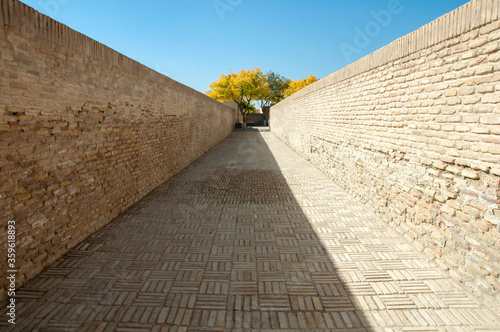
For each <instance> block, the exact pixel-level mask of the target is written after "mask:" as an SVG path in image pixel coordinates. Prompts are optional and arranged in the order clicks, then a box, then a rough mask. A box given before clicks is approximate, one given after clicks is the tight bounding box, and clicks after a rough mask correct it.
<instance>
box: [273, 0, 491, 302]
mask: <svg viewBox="0 0 500 332" xmlns="http://www.w3.org/2000/svg"><path fill="white" fill-rule="evenodd" d="M498 6H499V3H498V1H496V0H495V1H492V0H485V1H472V2H470V3H468V4H466V5H464V6H462V7H460V8H459V9H457V10H455V11H453V12H451V13H449V14H447V15H444V16H443V17H441V18H439V19H438V20H436V21H434V22H432V23H430V24H429V25H427V26H424V27H422V28H421V29H419V30H417V31H414V32H413V33H411V34H409V35H407V36H405V37H402V38H400V39H398V40H396V41H394V42H393V43H391V44H389V45H388V46H386V47H384V48H382V49H380V50H378V51H376V52H374V53H372V54H370V55H368V56H367V57H365V58H363V59H361V60H359V61H358V62H356V63H354V64H351V65H350V66H348V67H346V68H344V69H342V70H340V71H339V72H336V73H333V74H332V75H330V76H328V77H326V78H324V79H322V80H320V81H318V82H317V83H315V84H313V85H311V86H309V87H307V88H305V89H304V90H302V91H300V92H298V93H297V94H295V95H293V96H291V97H289V98H288V99H286V100H284V101H283V102H281V103H280V104H278V105H276V106H274V107H272V108H271V119H270V123H271V130H272V132H273V133H274V134H276V135H277V136H278V137H280V138H281V139H282V140H283V141H285V142H286V143H287V144H289V145H290V146H291V147H293V148H294V149H295V150H297V151H298V152H300V153H302V154H303V155H304V156H305V157H306V158H308V159H310V160H311V162H312V163H314V164H315V165H317V166H318V167H319V168H321V169H322V170H323V171H324V172H326V173H327V174H328V175H329V176H331V177H332V178H333V179H335V180H336V181H337V182H338V183H339V184H340V185H342V186H343V187H344V188H345V189H347V190H348V191H349V192H351V193H352V194H353V195H355V196H356V197H357V198H359V199H361V200H362V201H364V202H366V203H368V204H369V205H370V206H371V207H372V208H373V209H374V210H376V211H377V212H379V213H380V215H382V216H383V217H384V218H385V219H386V220H387V221H388V222H390V224H391V225H393V226H394V227H395V228H397V229H398V230H399V231H400V232H402V233H403V234H404V235H405V236H406V237H407V238H408V239H410V240H412V241H413V243H414V244H416V245H417V246H418V247H419V248H420V249H421V250H422V251H423V252H424V253H425V254H426V255H427V256H428V257H429V258H431V259H434V260H435V261H436V262H437V263H438V264H439V265H440V266H441V267H443V268H445V269H447V270H448V269H449V271H450V273H451V274H452V275H454V276H455V277H456V278H458V279H459V280H461V281H463V282H464V283H466V284H467V285H468V286H470V287H471V288H472V289H474V290H475V291H476V293H478V294H481V295H482V296H483V297H484V298H485V300H486V301H487V302H489V303H490V304H494V305H495V302H496V306H497V308H498V303H500V302H499V300H500V298H499V294H500V283H499V278H498V277H499V272H500V233H499V231H500V227H499V224H500V210H499V203H500V189H499V183H500V63H499V61H500V52H499V43H500V21H499V20H498V18H499V8H498Z"/></svg>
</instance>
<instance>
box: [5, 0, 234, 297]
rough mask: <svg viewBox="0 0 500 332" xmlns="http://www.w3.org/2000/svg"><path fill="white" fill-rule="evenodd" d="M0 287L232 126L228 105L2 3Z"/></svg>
mask: <svg viewBox="0 0 500 332" xmlns="http://www.w3.org/2000/svg"><path fill="white" fill-rule="evenodd" d="M0 91H1V93H0V239H1V241H0V243H1V250H0V251H1V253H2V254H1V257H0V288H1V289H2V292H1V294H0V296H3V295H5V283H6V281H7V279H6V277H5V275H4V274H5V273H6V271H7V268H6V266H5V264H6V262H7V259H6V248H7V247H6V246H7V243H6V242H7V241H6V239H7V221H8V220H15V221H16V226H17V229H16V231H17V255H16V256H17V257H16V258H17V267H18V269H19V271H18V274H17V282H18V285H21V284H24V283H25V282H26V280H28V279H30V278H31V277H33V276H34V275H36V274H38V273H39V272H40V271H41V270H42V269H43V268H44V267H46V266H48V265H49V264H50V263H52V262H54V261H55V260H57V259H58V258H59V257H61V256H62V254H64V253H65V252H67V251H68V250H69V249H71V248H72V247H74V246H75V245H76V244H78V243H79V242H80V241H82V240H83V239H85V238H86V237H87V236H89V235H90V234H92V233H93V232H95V231H96V230H98V229H99V228H101V227H102V226H104V225H105V224H107V223H108V222H110V221H111V220H112V219H113V218H115V217H116V216H118V215H119V214H120V213H121V212H123V211H124V210H125V209H127V208H128V207H130V206H131V205H133V204H134V203H136V202H138V201H139V200H140V199H141V198H142V197H144V196H145V195H146V194H147V193H149V192H150V191H151V190H153V189H154V188H156V187H157V186H158V185H160V184H161V183H162V182H164V181H165V180H167V179H168V178H169V177H171V176H172V175H173V174H175V173H177V172H178V171H180V170H181V169H183V168H184V167H186V166H187V165H189V164H190V163H191V162H192V161H194V160H195V159H196V158H198V157H199V156H201V155H202V154H203V153H204V152H206V151H207V150H208V149H210V148H211V147H213V146H214V145H216V144H217V143H219V142H220V141H221V140H222V139H223V138H225V137H226V136H227V135H229V134H230V133H231V132H232V129H233V127H234V123H235V121H236V114H235V111H234V110H233V109H231V108H230V107H228V106H225V105H223V104H221V103H218V102H216V101H215V100H213V99H211V98H209V97H207V96H205V95H203V94H202V93H199V92H197V91H195V90H193V89H191V88H188V87H186V86H184V85H182V84H180V83H178V82H175V81H173V80H172V79H170V78H168V77H166V76H163V75H161V74H159V73H157V72H155V71H153V70H151V69H149V68H147V67H145V66H143V65H141V64H139V63H138V62H136V61H133V60H131V59H129V58H127V57H125V56H124V55H122V54H119V53H117V52H115V51H113V50H111V49H110V48H108V47H106V46H104V45H102V44H100V43H98V42H96V41H94V40H91V39H90V38H88V37H87V36H84V35H82V34H80V33H78V32H76V31H74V30H71V29H70V28H68V27H67V26H65V25H63V24H60V23H58V22H56V21H54V20H51V19H50V18H48V17H46V16H44V15H42V14H40V13H38V12H36V11H34V10H33V9H32V8H30V7H28V6H26V5H24V4H22V3H20V2H18V1H15V0H1V1H0Z"/></svg>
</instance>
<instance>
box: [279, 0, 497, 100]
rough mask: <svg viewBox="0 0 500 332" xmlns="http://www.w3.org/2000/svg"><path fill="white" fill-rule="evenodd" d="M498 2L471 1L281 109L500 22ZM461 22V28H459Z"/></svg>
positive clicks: (313, 86)
mask: <svg viewBox="0 0 500 332" xmlns="http://www.w3.org/2000/svg"><path fill="white" fill-rule="evenodd" d="M497 1H498V0H471V1H469V2H468V3H466V4H464V5H462V6H460V7H458V8H457V9H455V10H453V11H451V12H449V13H446V14H444V15H442V16H440V17H438V18H437V19H435V20H434V21H432V22H430V23H428V24H426V25H424V26H422V27H420V28H419V29H417V30H415V31H412V32H410V33H408V34H407V35H405V36H402V37H400V38H398V39H396V40H394V41H392V42H391V43H389V44H387V45H386V46H383V47H382V48H380V49H378V50H376V51H375V52H373V53H370V54H368V55H366V56H364V57H363V58H361V59H359V60H357V61H356V62H353V63H351V64H349V65H347V66H345V67H344V68H342V69H340V70H338V71H336V72H333V73H332V74H329V75H327V76H325V77H324V78H322V79H320V80H318V81H316V82H314V83H313V84H311V85H309V86H307V87H305V88H304V89H302V90H300V91H298V92H296V93H295V94H293V95H291V96H290V97H288V98H286V99H284V100H282V101H281V102H280V103H278V104H276V105H275V106H277V105H280V104H282V105H284V104H286V103H288V102H291V101H293V100H295V99H297V98H300V97H303V96H305V95H307V94H310V93H312V92H314V91H316V90H319V89H321V88H324V87H327V86H329V85H332V84H335V83H338V82H341V81H344V80H346V79H349V78H351V77H354V76H357V75H359V74H362V73H364V72H367V71H369V70H371V69H374V68H377V67H380V66H383V65H386V64H388V63H391V62H393V61H396V60H399V59H401V58H404V57H407V56H410V55H413V54H416V53H418V52H420V51H422V50H424V49H428V48H430V47H433V46H435V45H437V44H439V43H441V42H443V41H446V40H449V39H452V38H455V37H457V36H460V35H462V34H464V33H467V32H470V31H472V30H475V29H478V28H481V27H482V26H484V25H486V24H489V23H492V22H494V21H498V20H499V17H500V5H498V3H495V2H497ZM457 20H460V22H461V24H456V23H454V22H456V21H457Z"/></svg>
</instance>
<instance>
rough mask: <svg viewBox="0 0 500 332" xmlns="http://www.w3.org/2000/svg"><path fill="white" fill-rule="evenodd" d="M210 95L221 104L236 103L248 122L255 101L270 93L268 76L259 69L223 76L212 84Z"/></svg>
mask: <svg viewBox="0 0 500 332" xmlns="http://www.w3.org/2000/svg"><path fill="white" fill-rule="evenodd" d="M210 89H211V90H212V92H210V93H209V94H208V95H209V96H210V97H212V98H214V99H216V100H218V101H220V102H225V101H234V102H235V103H236V104H238V109H239V111H240V113H241V115H242V116H243V122H244V123H245V122H246V116H247V114H248V113H249V112H250V110H251V105H252V103H253V102H254V101H257V100H260V99H261V98H262V96H263V95H265V94H267V93H268V92H269V83H267V82H266V75H265V74H263V73H262V71H261V70H260V69H259V68H255V69H252V68H250V69H249V70H244V69H241V70H240V72H239V73H233V72H231V73H230V74H229V75H224V74H223V75H221V76H220V78H219V80H218V81H216V82H213V83H212V84H210Z"/></svg>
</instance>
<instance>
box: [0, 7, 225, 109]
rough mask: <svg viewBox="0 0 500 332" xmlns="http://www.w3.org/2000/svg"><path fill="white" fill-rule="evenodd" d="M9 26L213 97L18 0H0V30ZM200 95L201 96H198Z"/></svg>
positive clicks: (181, 89) (185, 90) (183, 89)
mask: <svg viewBox="0 0 500 332" xmlns="http://www.w3.org/2000/svg"><path fill="white" fill-rule="evenodd" d="M7 27H12V28H14V29H15V30H17V32H18V33H20V34H21V36H22V37H24V38H27V39H31V38H39V39H41V40H45V41H48V42H50V43H52V44H56V45H59V46H62V47H64V48H65V51H64V52H66V53H68V54H72V53H80V54H83V56H84V58H85V60H87V61H94V60H97V61H102V62H104V63H105V64H107V65H111V66H117V67H120V68H122V69H123V70H125V71H128V72H132V73H135V74H138V75H140V76H142V77H144V78H147V79H151V80H154V81H157V82H158V83H160V84H162V85H166V86H168V87H170V88H172V89H174V90H177V91H179V92H181V93H185V94H188V95H195V96H196V97H199V98H208V99H210V100H212V101H214V102H215V103H219V102H218V101H216V100H215V99H213V98H211V97H208V96H206V95H205V94H203V93H202V92H199V91H197V90H194V89H193V88H191V87H189V86H187V85H184V84H182V83H180V82H178V81H176V80H174V79H172V78H170V77H168V76H166V75H163V74H161V73H158V72H157V71H155V70H153V69H151V68H149V67H147V66H145V65H143V64H141V63H140V62H138V61H136V60H133V59H131V58H129V57H127V56H126V55H124V54H122V53H119V52H117V51H115V50H113V49H112V48H110V47H108V46H106V45H104V44H102V43H100V42H98V41H96V40H94V39H92V38H90V37H88V36H86V35H84V34H82V33H80V32H78V31H76V30H73V29H71V28H70V27H68V26H67V25H65V24H63V23H61V22H58V21H56V20H54V19H52V18H50V17H48V16H46V15H44V14H42V13H40V12H38V11H36V10H35V9H34V8H32V7H29V6H28V5H26V4H24V3H22V2H20V1H18V0H0V31H1V30H4V31H5V30H7V29H8V28H7ZM202 96H203V97H202Z"/></svg>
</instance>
